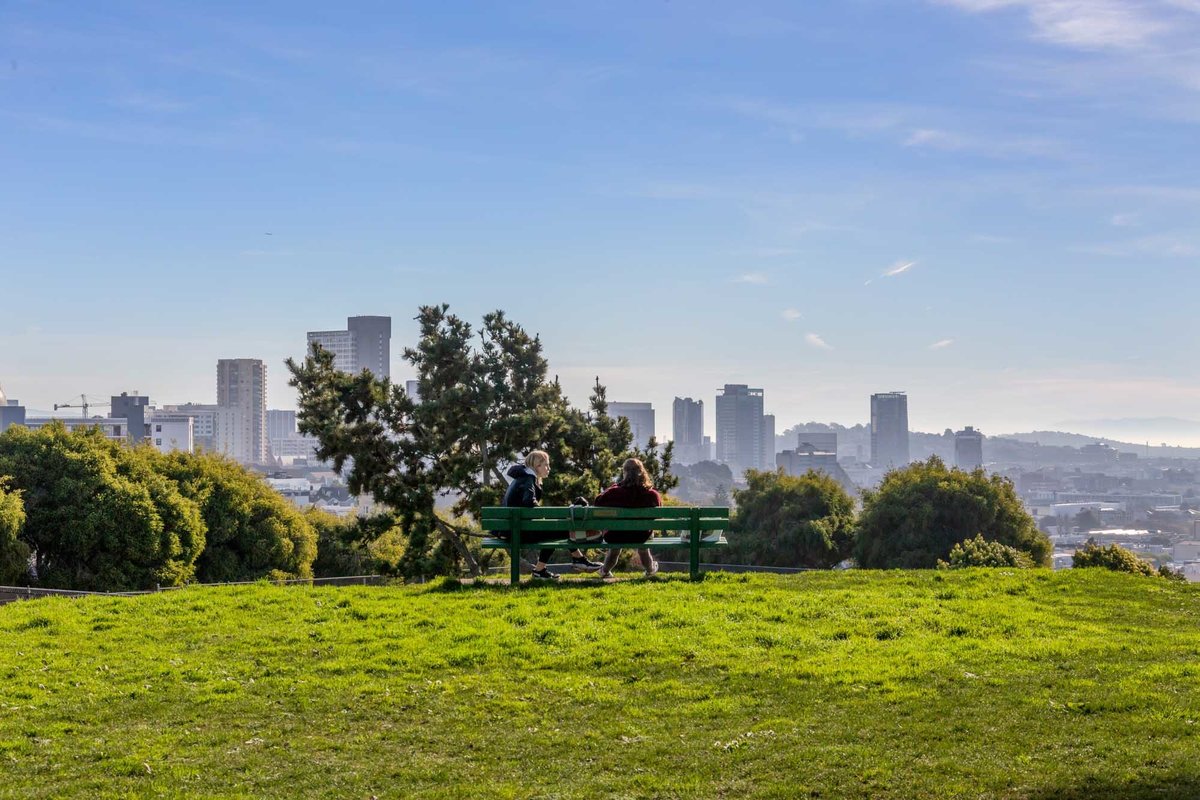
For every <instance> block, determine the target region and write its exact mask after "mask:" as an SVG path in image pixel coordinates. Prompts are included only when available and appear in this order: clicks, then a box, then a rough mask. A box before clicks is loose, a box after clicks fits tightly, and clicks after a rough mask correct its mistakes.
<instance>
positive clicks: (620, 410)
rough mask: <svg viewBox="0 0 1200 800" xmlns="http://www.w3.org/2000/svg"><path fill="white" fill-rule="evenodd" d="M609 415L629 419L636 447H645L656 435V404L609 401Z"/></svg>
mask: <svg viewBox="0 0 1200 800" xmlns="http://www.w3.org/2000/svg"><path fill="white" fill-rule="evenodd" d="M608 415H609V416H610V417H612V418H613V419H619V418H620V417H624V418H625V419H627V420H629V430H630V431H631V432H632V433H633V445H634V447H645V446H646V443H647V442H649V441H650V437H652V436H654V406H652V405H651V404H650V403H609V404H608Z"/></svg>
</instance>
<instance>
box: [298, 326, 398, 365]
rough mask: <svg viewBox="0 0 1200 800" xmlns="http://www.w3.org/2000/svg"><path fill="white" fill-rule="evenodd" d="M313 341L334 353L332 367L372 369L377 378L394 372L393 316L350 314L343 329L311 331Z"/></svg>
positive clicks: (309, 339)
mask: <svg viewBox="0 0 1200 800" xmlns="http://www.w3.org/2000/svg"><path fill="white" fill-rule="evenodd" d="M314 344H319V345H321V347H323V348H324V349H326V350H328V351H329V352H331V353H333V368H334V369H337V370H341V371H342V372H351V373H355V374H357V373H359V372H362V371H363V370H364V369H368V370H370V371H371V374H372V375H374V376H375V377H376V378H390V377H391V375H392V368H391V363H392V318H391V317H348V318H347V319H346V330H344V331H309V332H308V349H309V350H312V346H313V345H314Z"/></svg>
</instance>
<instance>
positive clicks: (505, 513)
mask: <svg viewBox="0 0 1200 800" xmlns="http://www.w3.org/2000/svg"><path fill="white" fill-rule="evenodd" d="M693 511H699V512H700V516H701V517H710V518H715V519H728V518H729V509H728V508H725V507H724V506H699V507H685V506H658V507H654V508H609V507H607V506H576V507H575V508H573V509H572V508H569V507H561V506H549V507H543V506H537V507H534V508H520V507H511V508H510V507H505V506H484V508H483V509H481V518H482V519H485V520H488V519H504V520H507V519H511V518H512V516H513V514H514V513H515V514H520V515H521V518H522V519H530V518H531V517H536V518H538V519H571V517H572V514H574V518H575V519H614V518H615V519H645V518H647V517H653V518H656V519H691V516H692V512H693Z"/></svg>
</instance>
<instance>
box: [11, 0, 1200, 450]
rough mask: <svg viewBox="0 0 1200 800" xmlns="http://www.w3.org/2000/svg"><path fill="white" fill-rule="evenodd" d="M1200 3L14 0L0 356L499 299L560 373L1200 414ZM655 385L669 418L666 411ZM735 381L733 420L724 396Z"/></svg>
mask: <svg viewBox="0 0 1200 800" xmlns="http://www.w3.org/2000/svg"><path fill="white" fill-rule="evenodd" d="M1197 35H1200V13H1197V9H1196V8H1195V6H1194V4H1188V3H1183V2H1170V1H1169V0H1163V1H1162V2H1145V3H1137V4H1132V3H1115V2H1103V1H1096V2H1076V3H1063V2H1035V0H1012V1H1011V2H993V1H991V0H987V1H985V0H945V1H944V2H927V3H924V2H910V3H883V2H868V1H865V0H860V1H859V2H846V3H838V4H812V7H810V6H809V4H805V5H803V6H801V5H797V4H792V3H756V4H749V5H746V6H744V7H739V8H738V9H734V8H732V7H730V6H728V5H726V4H717V3H687V4H685V3H618V4H609V5H605V6H585V5H575V4H561V3H524V4H519V5H510V6H507V7H505V8H499V7H492V6H488V5H478V4H455V3H444V4H438V5H436V6H394V5H391V4H380V5H375V6H351V7H337V8H333V7H328V6H326V5H324V4H316V3H287V4H283V3H261V4H255V5H254V7H253V8H245V7H243V6H241V5H240V4H232V3H213V4H206V5H205V6H204V7H203V8H200V7H195V6H192V7H189V6H186V5H184V4H161V5H160V4H156V5H149V6H147V5H145V4H142V3H132V2H131V3H122V2H115V3H108V4H105V5H104V7H103V8H99V7H93V6H79V5H72V6H53V5H40V4H34V3H16V4H10V5H7V6H5V7H4V8H3V9H0V121H2V123H3V124H0V174H3V175H4V179H3V186H4V189H3V191H0V306H2V308H3V314H0V385H2V386H3V387H4V389H5V391H6V392H7V393H8V394H9V395H10V396H15V397H19V398H20V399H21V400H22V401H23V402H24V403H25V404H26V405H28V406H30V407H32V408H40V409H49V408H50V407H51V406H52V405H53V404H54V403H63V402H69V401H71V400H72V398H75V397H77V396H78V395H79V394H80V393H89V394H94V395H96V396H98V397H107V396H108V395H110V394H115V393H119V392H121V391H132V390H135V389H136V390H139V391H141V392H142V393H144V394H148V395H150V396H152V397H153V398H154V399H155V400H156V401H158V402H164V403H183V402H186V401H197V402H211V401H212V398H213V396H214V373H213V365H214V364H215V362H216V360H217V359H219V358H260V359H263V360H264V361H265V362H266V363H267V364H268V381H269V386H268V397H269V400H270V405H271V406H272V407H280V408H287V407H291V406H292V405H293V404H294V399H293V398H294V395H293V393H292V391H291V389H289V388H288V387H287V385H286V379H287V375H286V370H285V369H284V367H283V364H282V362H283V360H284V358H286V357H288V356H299V355H302V354H303V351H304V347H305V332H306V331H308V330H317V329H322V328H332V327H337V326H339V325H340V324H341V323H342V322H343V321H344V320H345V318H346V317H347V316H350V315H356V314H380V315H390V316H391V317H392V318H393V320H394V324H395V328H394V332H393V348H392V374H393V376H395V377H396V378H398V379H401V380H403V379H404V378H405V377H408V376H409V375H410V370H409V369H408V368H407V366H406V365H405V364H404V363H403V362H402V361H401V359H400V358H399V352H400V350H401V349H402V348H403V346H405V345H406V344H408V343H410V342H411V341H412V340H413V335H414V333H415V325H414V324H413V323H412V321H411V317H413V316H414V315H415V312H416V308H417V306H418V305H420V304H424V303H439V302H448V303H450V304H451V307H452V310H454V311H456V312H457V313H459V314H460V315H462V316H464V317H466V318H468V319H471V320H473V321H477V320H478V318H479V316H480V315H481V314H482V313H484V312H486V311H488V310H492V309H495V308H503V309H505V310H506V311H507V312H508V313H509V314H510V316H512V317H513V318H514V319H515V320H517V321H518V322H520V323H522V324H523V325H524V326H526V327H527V328H528V329H529V330H531V331H534V332H537V333H539V334H540V335H541V336H542V340H543V342H544V343H545V346H546V355H547V357H548V359H549V361H550V366H551V371H552V372H553V373H555V374H558V375H559V376H560V377H561V379H562V382H563V385H564V387H565V389H566V390H567V393H568V395H569V396H570V397H571V398H572V400H574V401H575V402H576V403H578V404H582V403H583V402H585V401H586V398H587V394H588V390H589V388H590V385H591V382H592V380H593V378H594V377H595V376H599V377H600V379H601V381H602V382H603V383H605V384H606V385H607V386H608V388H609V396H610V398H611V399H614V400H628V401H650V402H653V404H654V406H655V407H656V408H658V409H660V410H664V411H665V409H668V408H670V404H671V400H672V398H673V397H674V396H676V395H680V396H692V397H697V398H703V399H704V400H705V401H706V403H708V404H709V410H708V413H709V414H710V415H711V413H712V412H711V402H710V401H711V399H712V398H713V396H714V394H715V393H716V391H717V389H718V388H719V387H721V386H722V385H724V384H726V383H746V384H750V385H753V386H758V387H762V388H763V389H764V390H765V395H766V397H765V405H766V408H767V410H768V411H770V412H772V413H774V414H775V416H776V418H777V420H778V430H780V431H782V430H783V429H784V428H786V427H789V426H791V425H794V424H797V423H801V422H805V421H809V420H817V421H836V422H841V423H843V424H847V425H853V424H856V423H862V422H865V421H866V420H867V418H868V414H869V407H868V397H869V395H870V394H871V393H873V392H883V391H888V390H893V389H897V390H904V391H906V392H907V393H908V396H909V414H910V424H911V427H912V429H914V430H931V431H940V430H942V429H944V428H947V427H953V428H955V429H957V428H959V427H962V426H963V425H974V426H976V427H978V428H981V429H982V430H984V431H986V432H988V433H1001V432H1010V431H1026V430H1036V429H1069V430H1074V431H1078V432H1082V433H1093V434H1095V435H1099V436H1109V437H1114V438H1125V439H1130V440H1134V441H1141V440H1143V439H1150V440H1152V441H1153V442H1154V443H1155V444H1157V443H1158V442H1160V441H1165V442H1168V443H1171V444H1181V445H1200V425H1197V423H1196V422H1195V421H1194V420H1196V419H1197V418H1198V414H1200V412H1197V411H1196V409H1197V405H1198V401H1200V378H1197V376H1196V373H1195V371H1194V370H1193V369H1190V368H1189V367H1188V366H1187V365H1188V363H1189V361H1190V359H1189V356H1190V355H1191V353H1192V351H1193V350H1194V348H1195V345H1196V344H1197V336H1196V325H1195V321H1194V312H1193V311H1192V309H1191V308H1190V307H1189V303H1188V302H1187V298H1188V297H1189V296H1190V295H1192V294H1194V292H1195V289H1196V288H1197V278H1196V267H1197V266H1198V263H1197V262H1198V261H1200V239H1197V234H1196V222H1197V210H1198V208H1200V159H1196V158H1195V153H1194V143H1195V140H1196V133H1197V124H1198V123H1200V114H1198V113H1197V108H1200V106H1198V105H1197V100H1200V55H1197V53H1196V51H1195V49H1194V42H1195V41H1196V37H1197ZM669 425H670V420H669V415H668V414H666V413H663V412H662V411H660V414H659V417H658V428H659V433H660V435H662V436H669V434H670V427H669ZM711 425H712V423H711V416H710V421H709V427H710V428H711Z"/></svg>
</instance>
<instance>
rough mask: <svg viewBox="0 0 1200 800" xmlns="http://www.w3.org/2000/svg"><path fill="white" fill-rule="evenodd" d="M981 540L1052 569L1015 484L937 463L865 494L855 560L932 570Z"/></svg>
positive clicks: (905, 471)
mask: <svg viewBox="0 0 1200 800" xmlns="http://www.w3.org/2000/svg"><path fill="white" fill-rule="evenodd" d="M976 534H979V535H981V536H983V538H984V539H986V540H988V541H994V542H1000V543H1001V544H1005V545H1008V546H1009V547H1012V548H1015V549H1017V550H1020V551H1021V552H1022V553H1026V554H1028V556H1029V558H1030V560H1031V561H1032V562H1033V563H1034V564H1035V565H1041V566H1049V564H1050V557H1051V552H1052V548H1051V546H1050V540H1049V539H1048V538H1047V537H1046V535H1045V534H1044V533H1042V532H1041V531H1039V530H1038V528H1037V524H1036V522H1035V521H1034V519H1033V517H1031V516H1030V515H1029V513H1028V512H1027V511H1026V510H1025V507H1024V506H1023V505H1022V504H1021V500H1020V498H1018V497H1017V493H1016V490H1015V489H1014V488H1013V485H1012V481H1010V480H1008V479H1007V478H1003V477H1001V476H999V475H988V474H987V473H986V472H984V471H983V470H982V469H977V470H974V471H972V472H965V471H963V470H960V469H948V468H947V467H946V465H945V464H944V463H943V462H942V460H941V459H940V458H938V457H937V456H933V457H931V458H930V459H929V460H928V461H918V462H916V463H914V464H909V465H908V466H906V467H903V468H901V469H895V470H892V471H891V472H889V473H888V474H887V475H885V476H884V479H883V483H881V484H880V486H879V488H878V489H876V490H874V491H869V492H864V493H863V510H862V514H860V515H859V519H858V535H857V542H856V546H855V557H856V559H857V561H858V563H859V565H860V566H862V567H866V568H868V569H895V568H901V569H932V568H933V567H935V566H937V562H938V560H939V559H947V558H949V557H950V550H951V549H952V548H953V547H954V546H955V545H956V544H958V543H959V542H962V541H963V540H965V539H968V538H970V537H972V536H975V535H976Z"/></svg>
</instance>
